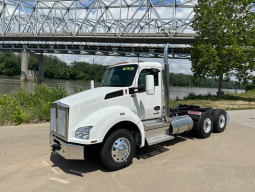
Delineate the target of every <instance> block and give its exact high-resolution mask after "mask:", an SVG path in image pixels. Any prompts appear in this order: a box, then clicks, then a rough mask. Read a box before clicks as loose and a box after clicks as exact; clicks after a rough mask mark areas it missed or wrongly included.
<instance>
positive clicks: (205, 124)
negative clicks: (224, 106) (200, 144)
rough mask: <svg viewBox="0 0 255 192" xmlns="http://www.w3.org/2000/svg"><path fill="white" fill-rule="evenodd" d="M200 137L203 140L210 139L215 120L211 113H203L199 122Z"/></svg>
mask: <svg viewBox="0 0 255 192" xmlns="http://www.w3.org/2000/svg"><path fill="white" fill-rule="evenodd" d="M197 126H198V131H197V133H198V135H199V136H200V137H202V138H207V137H210V135H211V133H212V129H213V119H212V115H211V113H208V112H206V113H203V114H202V115H201V118H200V120H199V122H198V125H197Z"/></svg>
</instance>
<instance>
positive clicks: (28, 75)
mask: <svg viewBox="0 0 255 192" xmlns="http://www.w3.org/2000/svg"><path fill="white" fill-rule="evenodd" d="M29 57H33V58H35V59H38V60H39V67H38V69H39V71H33V70H28V58H29ZM20 81H23V82H27V81H29V82H43V81H44V56H43V54H40V55H37V54H34V53H29V52H27V51H22V52H21V76H20Z"/></svg>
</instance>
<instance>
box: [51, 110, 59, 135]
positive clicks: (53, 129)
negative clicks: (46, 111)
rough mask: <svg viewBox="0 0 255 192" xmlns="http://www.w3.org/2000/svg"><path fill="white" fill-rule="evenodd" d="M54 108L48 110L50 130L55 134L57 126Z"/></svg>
mask: <svg viewBox="0 0 255 192" xmlns="http://www.w3.org/2000/svg"><path fill="white" fill-rule="evenodd" d="M56 118H57V114H56V107H54V108H50V130H51V131H54V132H55V133H56V130H57V125H56Z"/></svg>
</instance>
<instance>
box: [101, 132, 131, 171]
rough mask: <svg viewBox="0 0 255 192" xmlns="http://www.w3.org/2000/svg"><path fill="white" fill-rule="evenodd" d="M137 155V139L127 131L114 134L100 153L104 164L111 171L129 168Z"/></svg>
mask: <svg viewBox="0 0 255 192" xmlns="http://www.w3.org/2000/svg"><path fill="white" fill-rule="evenodd" d="M134 154H135V139H134V137H133V135H132V133H131V132H130V131H128V130H125V129H119V130H117V131H115V132H113V133H112V134H111V135H110V136H109V137H108V138H107V139H106V141H105V143H104V145H103V146H102V149H101V152H100V159H101V161H102V163H103V164H104V165H105V166H106V167H107V168H109V169H111V170H119V169H122V168H124V167H127V166H129V165H130V164H131V163H132V159H133V157H134Z"/></svg>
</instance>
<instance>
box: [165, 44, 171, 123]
mask: <svg viewBox="0 0 255 192" xmlns="http://www.w3.org/2000/svg"><path fill="white" fill-rule="evenodd" d="M168 47H169V43H167V44H166V46H165V48H164V69H165V70H164V73H165V74H164V91H165V106H164V114H165V120H166V121H168V122H169V123H171V122H172V119H170V118H169V116H170V107H169V64H168Z"/></svg>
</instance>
